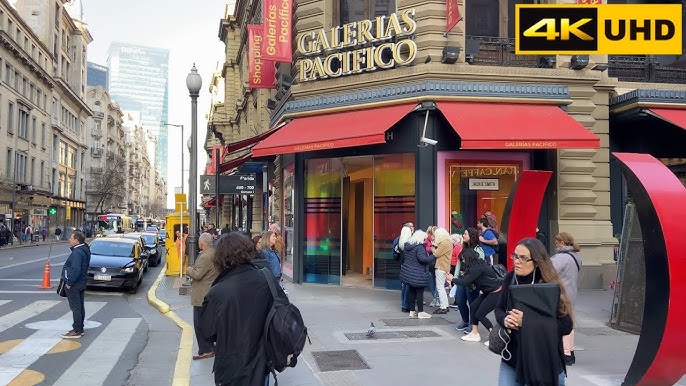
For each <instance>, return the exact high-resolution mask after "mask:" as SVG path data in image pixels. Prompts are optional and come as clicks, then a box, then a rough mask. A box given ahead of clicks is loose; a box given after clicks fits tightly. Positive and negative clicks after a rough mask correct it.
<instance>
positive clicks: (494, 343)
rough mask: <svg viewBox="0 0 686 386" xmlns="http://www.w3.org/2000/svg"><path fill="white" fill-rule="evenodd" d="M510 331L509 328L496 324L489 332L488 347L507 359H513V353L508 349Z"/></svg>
mask: <svg viewBox="0 0 686 386" xmlns="http://www.w3.org/2000/svg"><path fill="white" fill-rule="evenodd" d="M510 333H511V332H510V330H509V329H507V328H503V327H501V326H500V325H498V324H496V325H495V326H494V327H493V328H492V329H491V332H490V333H489V334H488V349H489V350H491V351H492V352H493V353H495V354H498V355H500V356H501V357H502V358H503V359H504V360H506V361H509V360H510V359H512V353H510V351H508V350H507V345H508V344H510V339H511V336H510Z"/></svg>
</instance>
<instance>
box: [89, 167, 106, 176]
mask: <svg viewBox="0 0 686 386" xmlns="http://www.w3.org/2000/svg"><path fill="white" fill-rule="evenodd" d="M104 170H105V169H104V168H102V167H95V166H91V174H102V173H103V172H104Z"/></svg>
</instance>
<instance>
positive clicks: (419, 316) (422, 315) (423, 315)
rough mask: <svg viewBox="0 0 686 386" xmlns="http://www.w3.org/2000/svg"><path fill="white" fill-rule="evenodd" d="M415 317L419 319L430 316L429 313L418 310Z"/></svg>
mask: <svg viewBox="0 0 686 386" xmlns="http://www.w3.org/2000/svg"><path fill="white" fill-rule="evenodd" d="M417 317H418V318H419V319H430V318H431V314H427V313H426V312H424V311H422V312H420V313H419V314H417Z"/></svg>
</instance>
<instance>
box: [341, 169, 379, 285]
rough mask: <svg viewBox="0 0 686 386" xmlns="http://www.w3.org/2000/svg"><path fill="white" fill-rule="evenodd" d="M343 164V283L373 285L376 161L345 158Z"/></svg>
mask: <svg viewBox="0 0 686 386" xmlns="http://www.w3.org/2000/svg"><path fill="white" fill-rule="evenodd" d="M341 164H342V165H343V173H342V177H343V189H342V190H343V199H342V205H341V206H342V229H341V233H342V239H341V242H342V264H341V279H342V280H341V284H342V285H344V286H351V287H369V288H371V287H372V285H373V283H372V281H373V275H372V272H373V271H374V268H373V264H374V248H373V247H374V232H373V229H374V183H373V178H374V160H373V157H371V156H366V157H346V158H341Z"/></svg>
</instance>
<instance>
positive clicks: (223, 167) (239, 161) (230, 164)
mask: <svg viewBox="0 0 686 386" xmlns="http://www.w3.org/2000/svg"><path fill="white" fill-rule="evenodd" d="M249 159H250V153H247V154H245V155H243V156H241V157H238V158H234V159H232V160H231V161H227V162H224V163H222V164H219V174H221V173H226V172H228V171H229V170H231V169H233V168H237V167H239V166H241V165H243V164H244V163H246V162H247V161H248V160H249Z"/></svg>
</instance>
